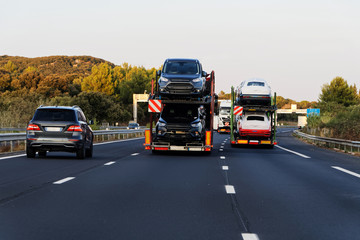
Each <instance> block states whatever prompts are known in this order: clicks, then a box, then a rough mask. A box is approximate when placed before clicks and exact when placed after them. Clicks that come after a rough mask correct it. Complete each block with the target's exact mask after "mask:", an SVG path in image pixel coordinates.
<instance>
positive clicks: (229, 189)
mask: <svg viewBox="0 0 360 240" xmlns="http://www.w3.org/2000/svg"><path fill="white" fill-rule="evenodd" d="M225 190H226V193H227V194H235V193H236V192H235V188H234V186H233V185H225Z"/></svg>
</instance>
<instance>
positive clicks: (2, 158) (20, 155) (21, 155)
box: [0, 154, 26, 161]
mask: <svg viewBox="0 0 360 240" xmlns="http://www.w3.org/2000/svg"><path fill="white" fill-rule="evenodd" d="M23 156H26V154H19V155H13V156H7V157H1V158H0V161H1V160H5V159H9V158H17V157H23Z"/></svg>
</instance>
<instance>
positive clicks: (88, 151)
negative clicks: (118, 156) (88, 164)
mask: <svg viewBox="0 0 360 240" xmlns="http://www.w3.org/2000/svg"><path fill="white" fill-rule="evenodd" d="M93 149H94V145H93V143H92V142H91V144H90V148H88V149H86V151H85V156H86V157H92V156H93Z"/></svg>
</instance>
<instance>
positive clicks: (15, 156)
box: [0, 137, 144, 161]
mask: <svg viewBox="0 0 360 240" xmlns="http://www.w3.org/2000/svg"><path fill="white" fill-rule="evenodd" d="M142 138H144V137H140V138H131V139H124V140H117V141H111V142H103V143H94V145H104V144H110V143H118V142H127V141H133V140H139V139H142ZM23 156H26V154H19V155H13V156H7V157H1V158H0V161H1V160H5V159H9V158H17V157H23Z"/></svg>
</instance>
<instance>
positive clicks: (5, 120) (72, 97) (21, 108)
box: [0, 56, 157, 126]
mask: <svg viewBox="0 0 360 240" xmlns="http://www.w3.org/2000/svg"><path fill="white" fill-rule="evenodd" d="M156 70H157V69H155V68H152V69H145V68H144V67H137V66H131V65H129V64H127V63H124V64H122V65H121V66H116V65H114V64H113V63H110V62H108V61H105V60H103V59H99V58H94V57H90V56H50V57H39V58H25V57H12V56H0V122H1V125H2V126H18V125H22V126H23V125H26V123H27V122H28V121H29V120H30V119H31V117H32V115H33V113H34V111H35V109H36V108H37V107H38V106H39V105H79V106H80V107H81V108H82V109H83V111H84V112H85V114H86V115H87V117H88V118H89V119H94V120H95V121H96V122H97V123H101V122H109V123H110V124H114V123H127V122H128V121H129V120H130V119H131V116H132V105H131V104H132V94H133V93H144V89H145V91H150V86H151V79H152V78H155V73H156ZM145 115H146V109H145V107H143V108H141V106H140V108H139V112H138V117H139V120H140V122H141V121H144V120H145Z"/></svg>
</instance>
